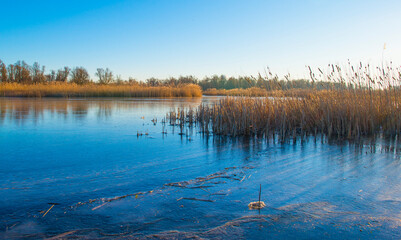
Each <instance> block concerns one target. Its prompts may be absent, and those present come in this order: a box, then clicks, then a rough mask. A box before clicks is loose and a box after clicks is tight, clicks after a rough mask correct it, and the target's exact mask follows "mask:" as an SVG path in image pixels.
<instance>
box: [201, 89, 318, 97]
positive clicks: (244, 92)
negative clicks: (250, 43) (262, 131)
mask: <svg viewBox="0 0 401 240" xmlns="http://www.w3.org/2000/svg"><path fill="white" fill-rule="evenodd" d="M309 93H310V89H289V90H269V91H268V90H266V89H263V88H259V87H252V88H245V89H243V88H235V89H230V90H226V89H216V88H210V89H207V90H205V91H204V92H203V94H204V95H208V96H237V97H240V96H241V97H283V96H285V97H305V96H306V95H307V94H309Z"/></svg>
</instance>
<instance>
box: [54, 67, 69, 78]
mask: <svg viewBox="0 0 401 240" xmlns="http://www.w3.org/2000/svg"><path fill="white" fill-rule="evenodd" d="M70 71H71V69H70V68H69V67H64V69H59V70H58V71H57V75H56V81H57V82H67V81H68V75H70Z"/></svg>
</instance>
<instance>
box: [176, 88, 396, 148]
mask: <svg viewBox="0 0 401 240" xmlns="http://www.w3.org/2000/svg"><path fill="white" fill-rule="evenodd" d="M400 93H401V91H400V90H396V91H387V90H376V91H368V90H358V91H350V90H342V91H340V90H338V91H334V90H322V91H315V90H311V91H310V93H309V94H308V95H307V96H306V97H304V98H288V97H282V98H251V97H237V98H234V97H227V98H224V99H222V100H220V101H219V102H218V103H216V104H214V105H213V106H208V105H201V106H199V107H198V108H197V109H196V110H195V111H193V110H189V111H186V112H184V111H183V110H181V112H178V113H174V114H170V116H171V117H172V118H171V117H170V121H171V122H178V123H179V124H181V123H196V124H197V125H198V126H199V127H200V129H201V131H202V132H204V133H209V131H211V132H212V133H213V134H216V135H225V136H262V137H271V136H273V137H275V136H277V137H279V138H280V139H282V140H284V139H286V138H288V137H296V136H306V135H316V134H324V135H327V136H328V137H338V138H348V139H352V138H359V137H361V136H371V135H375V134H378V133H382V134H383V135H386V136H395V135H397V134H399V133H400V130H401V109H400V108H401V107H400V106H401V98H400Z"/></svg>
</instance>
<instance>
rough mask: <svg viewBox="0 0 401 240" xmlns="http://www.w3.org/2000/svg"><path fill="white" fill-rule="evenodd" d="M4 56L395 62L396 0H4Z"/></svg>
mask: <svg viewBox="0 0 401 240" xmlns="http://www.w3.org/2000/svg"><path fill="white" fill-rule="evenodd" d="M0 12H1V14H0V59H2V60H3V61H4V62H6V63H7V64H9V63H15V62H16V61H17V60H25V61H26V62H28V63H29V64H32V63H33V62H35V61H37V62H39V63H40V64H42V65H45V66H46V69H47V70H49V69H58V68H61V67H63V66H70V67H74V66H84V67H86V68H87V69H88V71H89V72H90V74H91V76H92V77H94V72H95V70H96V68H97V67H109V68H110V69H111V70H113V72H114V73H116V74H120V75H121V76H122V77H124V78H127V77H128V76H132V77H135V78H137V79H140V80H144V79H146V78H148V77H152V76H154V77H160V78H164V77H171V76H179V75H189V74H192V75H195V76H197V77H200V78H201V77H203V76H205V75H212V74H226V75H227V76H238V75H249V74H253V75H254V74H257V73H258V72H263V70H264V68H265V67H266V66H270V68H271V69H272V71H273V72H276V73H278V74H279V75H281V76H282V75H283V74H285V73H287V72H290V73H291V74H292V75H293V77H303V76H304V75H305V76H306V73H307V71H306V69H305V65H311V66H314V67H318V66H326V65H327V64H328V63H340V64H345V63H346V62H347V59H350V60H351V61H352V62H354V63H357V62H359V61H363V62H365V63H373V64H377V63H379V62H381V59H382V52H383V45H384V43H386V44H387V49H386V50H385V52H384V58H385V60H386V61H390V60H392V61H393V62H394V63H395V64H396V65H400V64H401V31H400V29H401V1H399V0H391V1H390V0H382V1H379V0H377V1H371V0H336V1H329V0H327V1H326V0H306V1H301V0H293V1H285V0H284V1H278V0H277V1H268V0H137V1H123V0H119V1H116V0H114V1H111V0H96V1H83V0H69V1H61V0H60V1H49V0H42V1H23V0H21V1H17V0H2V1H1V11H0Z"/></svg>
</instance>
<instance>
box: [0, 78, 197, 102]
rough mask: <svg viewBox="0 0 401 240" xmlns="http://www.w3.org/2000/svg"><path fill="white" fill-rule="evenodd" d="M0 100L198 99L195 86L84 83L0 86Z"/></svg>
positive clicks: (5, 84)
mask: <svg viewBox="0 0 401 240" xmlns="http://www.w3.org/2000/svg"><path fill="white" fill-rule="evenodd" d="M0 96H3V97H163V98H169V97H201V96H202V90H201V88H200V87H199V86H198V85H195V84H186V85H179V86H144V85H137V84H133V85H129V84H120V85H117V84H109V85H101V84H84V85H78V84H75V83H64V82H52V83H40V84H19V83H2V84H0Z"/></svg>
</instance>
